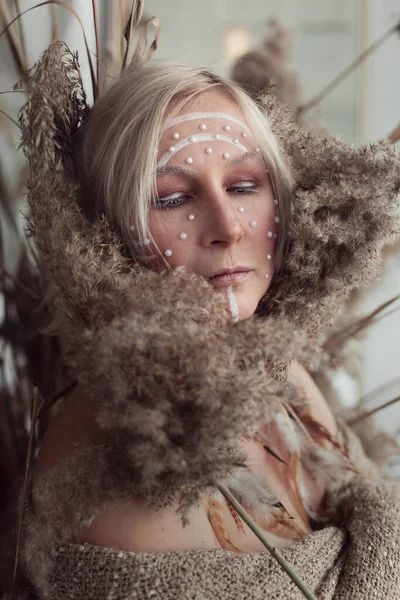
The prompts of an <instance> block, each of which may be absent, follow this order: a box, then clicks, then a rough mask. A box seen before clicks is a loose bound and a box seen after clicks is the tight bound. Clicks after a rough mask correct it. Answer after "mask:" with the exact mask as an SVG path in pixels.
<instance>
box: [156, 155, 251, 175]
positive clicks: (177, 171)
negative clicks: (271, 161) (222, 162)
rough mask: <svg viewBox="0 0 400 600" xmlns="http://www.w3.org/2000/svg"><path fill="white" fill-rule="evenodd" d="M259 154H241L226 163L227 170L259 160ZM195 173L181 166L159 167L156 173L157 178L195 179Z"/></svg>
mask: <svg viewBox="0 0 400 600" xmlns="http://www.w3.org/2000/svg"><path fill="white" fill-rule="evenodd" d="M259 156H260V155H259V153H258V152H256V151H255V150H252V151H251V152H244V154H239V155H238V156H234V157H233V158H231V159H229V160H228V161H227V163H226V166H227V168H228V169H229V168H230V167H234V166H236V165H240V164H241V163H243V162H246V161H248V160H252V159H253V158H259ZM194 174H195V173H194V171H193V170H192V169H188V168H187V167H181V166H179V165H165V166H164V167H159V168H158V169H157V171H156V175H157V177H162V176H164V175H183V176H185V177H193V176H194Z"/></svg>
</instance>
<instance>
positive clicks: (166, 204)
mask: <svg viewBox="0 0 400 600" xmlns="http://www.w3.org/2000/svg"><path fill="white" fill-rule="evenodd" d="M232 190H234V191H236V192H237V191H238V190H241V192H243V191H244V193H239V194H237V195H238V196H245V195H246V194H249V195H250V194H256V193H257V191H258V187H257V184H256V183H253V184H252V185H237V186H232V187H230V188H228V189H227V192H230V191H232ZM186 198H187V196H184V195H182V196H174V197H171V198H168V197H166V198H158V199H157V200H156V206H157V208H160V209H161V210H170V209H171V208H175V207H177V206H180V205H181V204H184V203H185V199H186Z"/></svg>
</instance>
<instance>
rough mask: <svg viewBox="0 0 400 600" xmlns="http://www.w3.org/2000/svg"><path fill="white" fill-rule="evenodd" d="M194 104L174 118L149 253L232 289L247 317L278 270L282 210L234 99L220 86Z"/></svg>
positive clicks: (231, 300)
mask: <svg viewBox="0 0 400 600" xmlns="http://www.w3.org/2000/svg"><path fill="white" fill-rule="evenodd" d="M220 106H224V109H225V110H224V112H220V111H219V110H218V109H219V107H220ZM187 107H188V108H189V110H187V108H186V110H185V112H184V113H183V114H178V115H176V116H175V117H174V118H173V119H168V120H167V121H166V124H165V127H164V130H163V134H162V137H161V139H160V143H159V149H158V158H157V161H156V163H157V174H156V191H157V196H156V199H155V204H154V206H153V207H152V208H151V209H150V213H149V238H151V239H152V240H154V244H155V245H154V248H150V249H149V252H148V254H147V256H150V254H151V251H153V253H152V258H151V259H149V260H150V262H151V264H152V265H153V267H154V268H157V269H158V268H160V269H162V268H165V263H166V262H167V263H168V265H170V266H171V268H177V267H184V268H185V270H187V271H188V272H192V273H197V274H198V275H201V276H203V277H204V278H205V279H207V280H208V281H209V282H210V284H212V285H213V286H214V287H216V288H221V289H224V290H225V294H226V298H227V307H228V310H229V312H230V314H231V315H232V318H233V319H234V320H239V319H243V318H246V317H248V316H250V315H251V314H252V313H253V312H254V311H255V309H256V307H257V304H258V301H259V300H260V298H261V297H262V296H263V294H264V293H265V291H266V290H267V288H268V286H269V280H270V278H271V276H272V272H273V260H272V256H273V247H274V237H273V236H274V232H275V229H276V226H277V222H276V220H275V219H274V217H276V216H277V213H276V205H275V203H274V200H275V198H274V194H273V192H272V188H271V184H270V180H269V175H268V169H267V167H266V165H265V162H264V159H263V155H262V153H261V152H257V143H256V136H255V135H254V134H253V132H252V131H251V130H250V127H249V126H248V125H247V124H246V123H245V118H244V115H243V113H242V111H241V110H240V108H239V107H238V106H237V104H236V103H235V102H234V101H232V100H231V99H229V98H227V97H226V96H225V95H223V94H222V93H221V92H219V91H218V92H217V91H215V90H212V91H210V92H205V93H203V94H201V95H200V97H198V98H196V99H195V100H194V101H192V102H191V103H188V104H187ZM190 109H192V110H190ZM193 109H194V110H193ZM196 109H198V110H196ZM188 222H189V223H188ZM157 249H159V252H160V253H161V255H160V253H157ZM267 256H270V257H271V258H270V259H268V258H267ZM153 257H154V259H153Z"/></svg>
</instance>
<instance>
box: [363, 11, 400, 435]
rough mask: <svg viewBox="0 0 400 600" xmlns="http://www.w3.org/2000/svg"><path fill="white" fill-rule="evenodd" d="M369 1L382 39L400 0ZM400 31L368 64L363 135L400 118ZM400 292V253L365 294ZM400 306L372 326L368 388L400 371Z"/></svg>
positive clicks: (372, 30) (374, 34)
mask: <svg viewBox="0 0 400 600" xmlns="http://www.w3.org/2000/svg"><path fill="white" fill-rule="evenodd" d="M366 3H367V7H368V13H369V14H368V23H367V26H368V38H369V40H370V42H373V41H374V40H376V39H378V38H379V37H380V36H381V35H382V34H383V33H384V32H385V31H386V30H388V29H389V28H390V27H391V26H392V25H394V24H395V23H396V21H398V20H399V19H400V4H399V2H398V0H366ZM399 60H400V37H399V35H396V34H395V35H394V36H393V37H392V38H391V39H390V40H389V41H388V42H386V44H385V45H384V46H383V47H382V48H381V49H380V50H378V51H377V52H376V53H375V54H374V55H373V57H372V58H371V59H370V60H369V62H368V64H367V66H366V69H365V70H366V81H365V84H366V85H365V88H364V90H363V92H364V95H365V103H366V108H367V110H366V116H367V118H366V120H365V124H364V131H363V138H364V139H366V140H377V139H379V138H380V137H384V136H386V135H387V134H388V133H389V132H390V131H391V130H393V129H394V128H395V126H397V125H398V124H399V123H400V103H399V98H400V70H399V68H398V66H399ZM396 294H400V253H399V252H397V253H395V254H394V255H393V256H392V257H391V258H390V259H389V260H387V262H386V269H385V272H384V273H383V277H382V280H381V281H380V282H378V283H377V284H376V285H375V286H374V288H373V289H372V290H371V291H370V293H369V294H368V295H367V296H366V298H365V303H364V307H365V309H366V310H372V309H373V308H375V307H376V306H378V305H379V304H380V303H382V302H384V301H385V300H388V299H389V298H392V297H393V296H395V295H396ZM399 358H400V311H399V312H398V313H396V314H394V315H393V316H390V317H388V318H386V319H384V320H383V321H381V322H380V323H379V324H377V325H376V326H374V327H373V328H371V329H370V330H369V333H368V336H367V339H366V343H365V362H364V370H363V388H364V392H365V393H368V392H370V391H372V390H374V389H376V388H377V387H378V386H380V385H382V383H385V382H389V381H390V380H392V379H393V378H396V377H398V376H400V361H399ZM396 395H400V385H399V384H398V383H396V384H395V385H394V386H390V387H389V388H388V390H387V391H386V392H385V394H383V395H382V399H383V400H389V399H390V398H393V397H395V396H396ZM379 421H380V422H382V423H384V424H385V426H386V427H387V428H390V429H392V430H393V431H394V430H396V429H398V428H399V427H400V404H398V405H396V406H395V407H394V408H393V409H387V410H385V411H384V412H382V413H381V414H380V415H379Z"/></svg>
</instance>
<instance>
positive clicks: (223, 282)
mask: <svg viewBox="0 0 400 600" xmlns="http://www.w3.org/2000/svg"><path fill="white" fill-rule="evenodd" d="M252 271H253V269H249V268H248V267H235V268H234V269H226V270H225V271H221V272H220V273H217V274H216V275H212V276H211V277H209V278H208V281H209V282H210V283H212V284H213V285H214V286H217V287H219V286H220V287H223V286H229V285H235V284H237V283H240V282H242V281H244V280H245V279H247V277H248V276H249V275H250V273H251V272H252Z"/></svg>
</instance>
